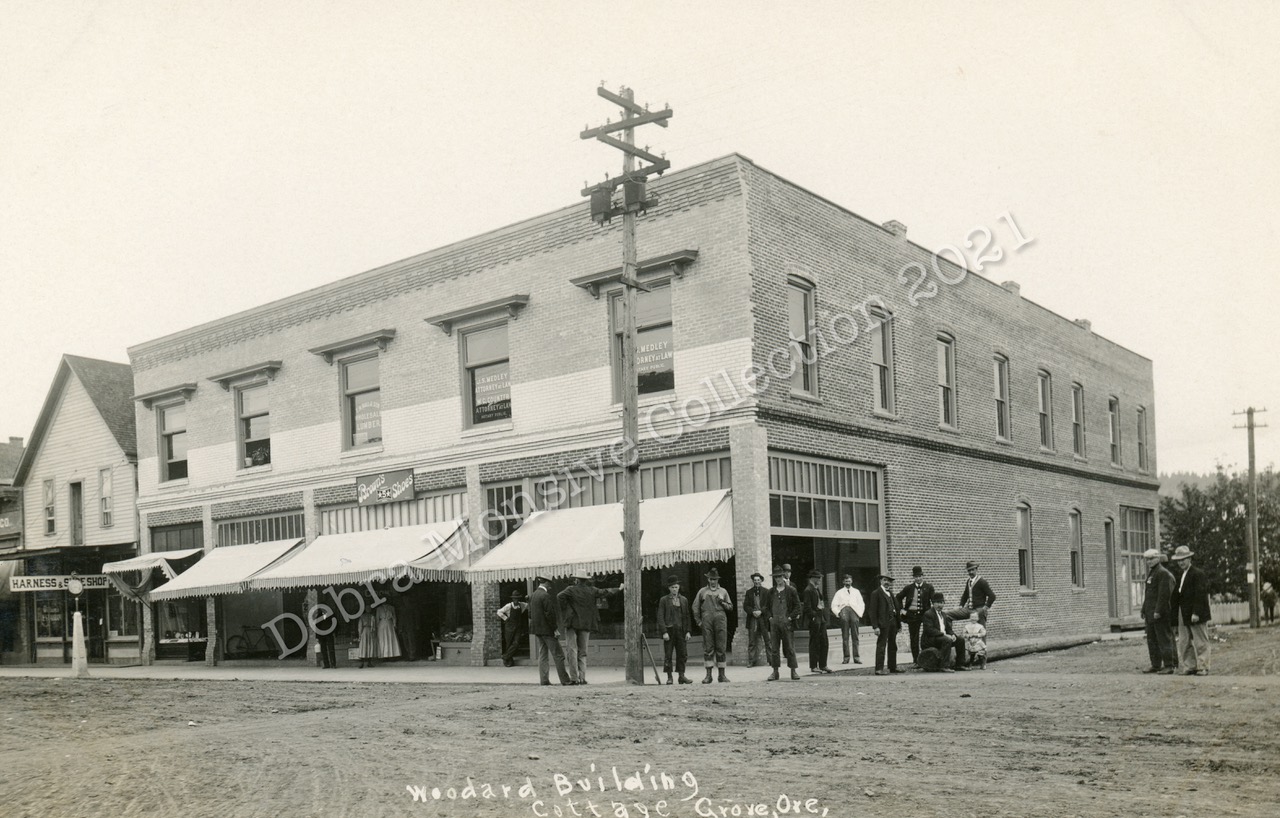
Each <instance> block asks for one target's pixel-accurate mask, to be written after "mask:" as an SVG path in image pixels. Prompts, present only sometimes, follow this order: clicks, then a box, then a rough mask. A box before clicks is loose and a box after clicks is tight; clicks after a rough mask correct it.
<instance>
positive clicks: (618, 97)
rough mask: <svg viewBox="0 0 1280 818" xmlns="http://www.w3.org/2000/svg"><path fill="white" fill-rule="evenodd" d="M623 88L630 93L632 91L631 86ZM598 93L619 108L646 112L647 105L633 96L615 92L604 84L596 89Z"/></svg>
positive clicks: (640, 112)
mask: <svg viewBox="0 0 1280 818" xmlns="http://www.w3.org/2000/svg"><path fill="white" fill-rule="evenodd" d="M622 90H623V91H624V92H626V93H628V94H630V93H632V92H631V89H630V88H623V89H622ZM596 95H597V96H602V97H604V98H605V99H607V100H609V101H610V102H612V103H613V104H614V105H617V106H618V107H619V108H625V109H626V110H628V111H630V112H631V113H633V114H643V113H645V107H644V106H643V105H640V104H639V103H637V102H636V101H635V100H634V99H632V98H631V97H626V96H623V95H622V94H615V93H613V92H612V91H610V90H609V89H608V88H605V87H604V86H603V85H601V86H600V87H599V88H597V89H596Z"/></svg>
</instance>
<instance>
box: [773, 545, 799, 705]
mask: <svg viewBox="0 0 1280 818" xmlns="http://www.w3.org/2000/svg"><path fill="white" fill-rule="evenodd" d="M801 610H802V608H801V607H800V595H799V594H797V593H796V589H795V588H792V587H791V584H790V583H788V582H787V577H786V575H785V574H784V573H783V571H782V568H780V567H778V566H774V568H773V587H772V588H770V589H769V590H767V591H765V592H764V615H765V619H766V625H767V626H768V628H769V649H768V651H767V652H768V654H769V664H770V665H772V666H773V673H772V674H770V675H769V678H768V679H767V680H766V681H770V682H776V681H778V669H779V668H780V667H782V657H783V656H786V657H787V667H789V668H791V678H792V679H793V680H798V679H799V678H800V674H799V672H798V671H797V670H796V669H797V668H798V667H799V664H798V663H797V662H796V650H795V647H794V646H793V644H792V641H791V640H792V634H791V623H792V621H793V620H794V619H795V618H796V617H798V616H799V615H800V612H801Z"/></svg>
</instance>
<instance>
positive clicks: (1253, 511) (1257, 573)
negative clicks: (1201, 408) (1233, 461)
mask: <svg viewBox="0 0 1280 818" xmlns="http://www.w3.org/2000/svg"><path fill="white" fill-rule="evenodd" d="M1265 411H1267V410H1266V407H1263V408H1262V409H1254V408H1253V407H1252V406H1250V407H1249V408H1248V409H1246V410H1244V411H1243V412H1232V414H1233V415H1246V416H1247V420H1246V421H1245V425H1244V426H1236V427H1234V428H1236V429H1247V430H1248V431H1249V524H1248V525H1247V526H1246V530H1247V532H1248V543H1249V569H1248V572H1247V573H1248V577H1249V627H1251V628H1260V627H1262V590H1261V589H1262V560H1261V557H1260V552H1261V551H1262V549H1261V547H1260V546H1259V545H1258V470H1257V467H1256V465H1255V461H1254V456H1253V430H1254V429H1265V428H1267V424H1265V423H1264V424H1262V425H1261V426H1259V425H1257V424H1255V423H1254V422H1253V415H1254V413H1255V412H1265Z"/></svg>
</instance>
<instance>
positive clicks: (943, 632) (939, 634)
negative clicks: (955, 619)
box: [920, 593, 968, 673]
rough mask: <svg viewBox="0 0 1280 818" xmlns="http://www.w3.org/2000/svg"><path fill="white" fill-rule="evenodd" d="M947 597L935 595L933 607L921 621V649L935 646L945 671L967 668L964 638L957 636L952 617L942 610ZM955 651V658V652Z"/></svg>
mask: <svg viewBox="0 0 1280 818" xmlns="http://www.w3.org/2000/svg"><path fill="white" fill-rule="evenodd" d="M946 602H947V600H946V597H945V596H943V595H942V594H940V593H939V594H934V595H933V609H932V610H931V611H929V612H928V613H926V614H925V615H924V620H923V621H922V622H921V623H920V624H921V628H922V630H923V633H922V634H921V636H920V649H921V650H922V651H923V650H924V649H925V648H933V649H934V650H936V651H938V653H939V655H940V658H941V665H942V667H941V669H942V671H943V672H944V673H951V672H952V667H953V666H954V668H955V669H956V670H967V669H968V668H967V667H966V664H967V661H966V658H965V650H964V639H963V638H961V637H959V636H957V635H956V633H955V631H954V630H953V629H952V626H951V618H950V617H948V616H947V614H946V612H944V611H943V610H942V608H943V606H945V605H946ZM953 651H954V658H952V656H953V653H952V652H953Z"/></svg>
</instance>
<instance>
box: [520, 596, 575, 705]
mask: <svg viewBox="0 0 1280 818" xmlns="http://www.w3.org/2000/svg"><path fill="white" fill-rule="evenodd" d="M533 581H534V584H536V585H537V586H538V587H537V588H535V589H534V591H533V595H532V596H530V597H529V629H530V630H531V631H533V635H534V636H535V637H536V638H537V643H536V644H537V648H538V680H539V681H540V682H541V683H542V684H544V685H549V684H551V667H550V662H549V660H550V658H551V657H554V658H555V660H556V673H557V674H558V675H559V676H560V684H562V685H571V684H573V680H572V679H570V678H569V674H568V672H567V671H566V670H565V668H564V649H563V648H561V647H560V638H559V637H560V612H559V610H558V606H557V605H556V601H555V599H553V598H552V597H551V590H550V586H551V580H549V579H547V578H546V577H544V576H538V577H535V578H534V580H533Z"/></svg>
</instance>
